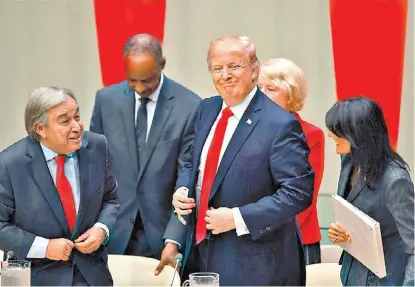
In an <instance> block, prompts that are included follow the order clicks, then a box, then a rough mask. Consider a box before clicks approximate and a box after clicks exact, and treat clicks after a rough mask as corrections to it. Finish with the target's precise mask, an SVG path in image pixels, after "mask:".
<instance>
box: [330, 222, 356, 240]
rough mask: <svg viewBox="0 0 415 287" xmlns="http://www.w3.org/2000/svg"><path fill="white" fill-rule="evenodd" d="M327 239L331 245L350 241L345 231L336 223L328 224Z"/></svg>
mask: <svg viewBox="0 0 415 287" xmlns="http://www.w3.org/2000/svg"><path fill="white" fill-rule="evenodd" d="M329 239H330V241H331V242H333V243H343V242H350V241H351V240H352V239H351V237H350V235H349V233H348V232H347V231H346V229H344V228H343V227H342V226H341V225H340V224H337V223H332V224H330V227H329Z"/></svg>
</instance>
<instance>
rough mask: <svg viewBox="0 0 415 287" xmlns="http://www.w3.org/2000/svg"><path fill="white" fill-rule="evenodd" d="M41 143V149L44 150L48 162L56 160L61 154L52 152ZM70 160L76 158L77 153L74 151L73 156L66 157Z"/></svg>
mask: <svg viewBox="0 0 415 287" xmlns="http://www.w3.org/2000/svg"><path fill="white" fill-rule="evenodd" d="M39 143H40V147H41V148H42V151H43V155H44V156H45V159H46V161H50V160H52V159H54V158H55V157H56V156H58V155H59V154H58V153H57V152H56V151H53V150H51V149H50V148H48V147H47V146H45V145H44V144H43V143H41V142H39ZM66 156H67V157H68V158H76V151H74V152H73V153H71V154H68V155H66Z"/></svg>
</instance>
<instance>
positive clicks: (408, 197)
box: [384, 178, 415, 286]
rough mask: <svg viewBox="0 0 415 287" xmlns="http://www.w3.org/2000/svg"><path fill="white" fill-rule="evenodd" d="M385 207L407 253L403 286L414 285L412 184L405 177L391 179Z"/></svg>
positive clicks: (386, 191) (387, 189) (386, 193)
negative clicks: (392, 219)
mask: <svg viewBox="0 0 415 287" xmlns="http://www.w3.org/2000/svg"><path fill="white" fill-rule="evenodd" d="M384 192H385V203H386V208H387V209H388V211H389V212H390V214H392V216H393V218H394V220H395V224H396V227H397V228H398V232H399V235H400V236H401V238H402V241H403V243H404V246H405V253H406V254H408V256H409V257H408V263H407V265H406V268H405V278H404V284H403V285H404V286H414V272H415V270H414V185H413V183H412V182H411V181H410V180H408V179H406V178H399V179H397V180H394V181H392V182H391V183H390V184H389V186H388V187H387V188H386V189H385V191H384Z"/></svg>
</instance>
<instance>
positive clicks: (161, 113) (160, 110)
mask: <svg viewBox="0 0 415 287" xmlns="http://www.w3.org/2000/svg"><path fill="white" fill-rule="evenodd" d="M173 99H174V94H173V93H172V92H171V88H170V80H169V79H168V78H167V77H164V82H163V86H162V87H161V90H160V95H159V98H158V100H157V104H156V110H155V112H154V117H153V121H152V123H151V127H150V132H149V134H148V139H147V144H146V148H145V153H144V154H140V156H143V157H144V159H143V160H142V166H140V171H139V174H138V181H140V179H141V177H142V176H143V173H144V171H145V169H146V167H147V164H148V161H149V160H150V158H151V155H152V154H153V151H154V148H155V147H156V144H157V142H158V141H159V139H160V136H161V133H162V131H163V129H164V127H165V125H166V122H167V119H168V118H169V116H170V113H171V110H172V108H173V106H174V101H173Z"/></svg>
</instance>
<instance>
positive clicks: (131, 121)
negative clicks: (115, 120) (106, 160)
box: [120, 86, 138, 174]
mask: <svg viewBox="0 0 415 287" xmlns="http://www.w3.org/2000/svg"><path fill="white" fill-rule="evenodd" d="M120 112H121V114H122V117H123V120H124V124H123V126H124V133H125V139H126V142H127V149H128V153H129V154H130V157H131V163H132V165H133V168H134V169H135V172H136V173H137V174H138V156H137V153H138V152H137V144H136V139H135V94H134V91H133V90H132V89H131V88H130V87H128V86H127V87H126V89H125V90H124V101H123V103H122V106H121V108H120Z"/></svg>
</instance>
